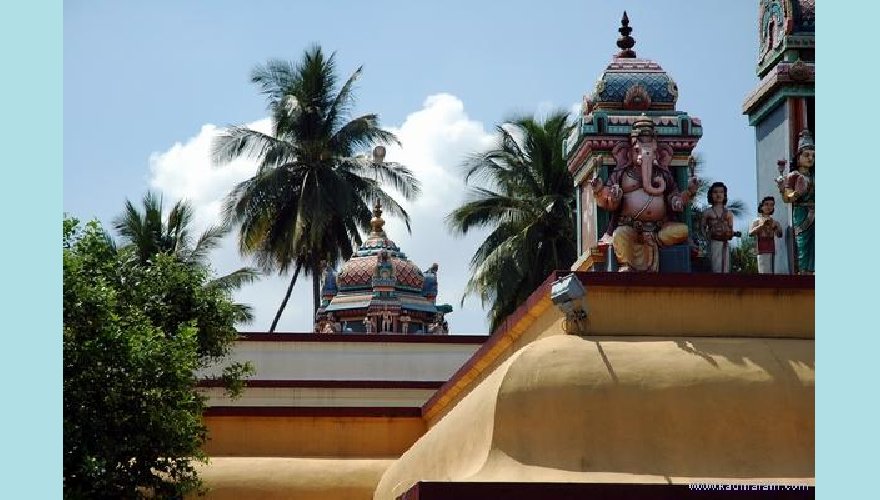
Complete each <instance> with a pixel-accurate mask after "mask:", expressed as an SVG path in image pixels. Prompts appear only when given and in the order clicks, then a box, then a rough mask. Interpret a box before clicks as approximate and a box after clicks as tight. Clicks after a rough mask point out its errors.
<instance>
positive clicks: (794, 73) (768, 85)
mask: <svg viewBox="0 0 880 500" xmlns="http://www.w3.org/2000/svg"><path fill="white" fill-rule="evenodd" d="M815 81H816V65H815V63H812V62H803V61H795V62H783V63H779V64H778V65H776V66H775V67H774V68H773V69H772V70H771V71H770V72H769V73H767V75H765V76H764V78H762V79H761V81H760V82H759V83H758V87H757V88H756V89H755V90H753V91H752V92H751V93H750V94H749V95H748V96H747V97H746V99H745V102H744V103H743V114H745V115H750V116H751V115H753V114H755V113H756V109H758V107H759V106H760V105H761V104H762V102H763V101H765V100H766V99H770V98H772V97H773V94H774V93H775V92H777V91H778V90H780V89H782V88H785V87H792V86H797V87H802V88H805V87H807V86H809V87H810V88H812V87H813V86H814V85H815Z"/></svg>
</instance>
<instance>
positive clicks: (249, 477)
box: [192, 457, 392, 500]
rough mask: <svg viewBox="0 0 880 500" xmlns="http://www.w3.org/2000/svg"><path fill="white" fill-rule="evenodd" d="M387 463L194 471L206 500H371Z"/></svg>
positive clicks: (260, 464) (219, 461) (261, 463)
mask: <svg viewBox="0 0 880 500" xmlns="http://www.w3.org/2000/svg"><path fill="white" fill-rule="evenodd" d="M391 462H392V461H391V460H355V459H329V458H328V459H321V458H275V457H215V458H211V461H210V463H209V464H208V465H198V466H197V467H196V469H197V470H198V473H199V475H200V476H201V477H202V479H203V480H204V481H205V485H206V486H207V487H208V494H207V496H205V497H196V496H193V497H192V498H193V499H195V498H207V499H210V500H240V499H243V498H259V499H263V500H287V499H291V500H293V499H296V500H325V499H326V500H334V499H339V500H349V499H352V500H358V499H362V500H369V499H371V498H373V489H374V488H375V487H376V483H377V482H378V481H379V477H380V476H381V475H382V472H383V471H384V470H385V469H386V468H387V467H388V465H389V464H391Z"/></svg>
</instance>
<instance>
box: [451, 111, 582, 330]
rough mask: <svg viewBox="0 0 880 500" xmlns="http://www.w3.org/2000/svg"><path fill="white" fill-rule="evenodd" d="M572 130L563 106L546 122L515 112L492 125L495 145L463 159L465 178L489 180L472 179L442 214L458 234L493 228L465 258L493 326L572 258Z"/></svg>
mask: <svg viewBox="0 0 880 500" xmlns="http://www.w3.org/2000/svg"><path fill="white" fill-rule="evenodd" d="M570 130H571V127H570V125H568V124H567V123H566V114H565V113H564V112H557V113H554V114H552V115H550V116H549V117H548V118H547V119H546V121H544V122H539V121H536V120H534V119H532V118H530V117H518V118H515V119H513V120H511V121H510V123H508V124H505V125H503V126H499V127H497V131H498V134H499V141H498V143H497V144H496V146H495V147H494V148H493V149H490V150H488V151H484V152H479V153H475V154H473V155H471V156H470V158H468V159H467V161H466V162H465V164H464V168H465V169H466V179H467V180H468V181H477V182H480V181H481V182H482V183H483V184H484V185H485V186H487V187H480V186H474V187H472V188H471V190H470V200H469V201H467V202H466V203H465V204H464V205H462V206H460V207H458V208H457V209H455V210H454V211H453V212H452V213H450V214H449V216H448V217H447V220H448V223H449V225H450V227H451V228H452V230H453V231H454V232H457V233H460V234H465V233H467V232H468V231H469V230H471V229H472V228H475V227H489V228H492V232H491V233H490V234H489V236H488V237H487V238H486V240H485V241H484V242H483V243H482V244H481V245H480V247H479V248H478V249H477V252H476V253H475V254H474V256H473V257H472V258H471V263H470V267H471V270H472V276H471V278H470V280H469V281H468V284H467V288H466V290H465V295H467V294H475V295H478V296H479V297H480V299H481V300H482V302H483V304H486V303H490V304H491V308H490V312H489V319H490V323H491V325H490V328H491V330H494V329H495V328H497V327H498V326H499V325H500V324H501V322H502V321H503V320H504V319H505V318H506V317H507V316H508V315H510V314H511V313H512V312H513V311H514V310H516V308H517V307H518V306H519V305H520V304H522V303H523V302H524V301H525V300H526V299H527V298H528V296H529V295H530V294H531V293H532V292H533V291H534V290H535V289H536V288H537V287H538V286H539V285H540V284H541V283H543V282H544V280H545V279H546V278H547V276H549V275H550V273H551V272H552V271H554V270H556V269H567V268H569V267H570V266H571V264H572V263H573V262H574V261H575V259H576V258H577V236H576V233H575V226H576V224H575V191H574V187H573V186H574V183H573V181H572V178H571V174H570V173H569V172H568V168H567V167H566V161H565V156H564V155H563V148H562V143H563V141H564V140H565V138H566V137H567V136H568V133H569V131H570ZM462 300H464V299H462Z"/></svg>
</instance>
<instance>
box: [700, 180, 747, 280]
mask: <svg viewBox="0 0 880 500" xmlns="http://www.w3.org/2000/svg"><path fill="white" fill-rule="evenodd" d="M706 198H708V202H709V208H707V209H706V211H705V212H703V218H702V220H701V222H700V224H701V225H702V226H703V232H704V233H705V234H706V235H708V236H709V258H710V260H711V263H712V272H713V273H729V272H730V240H732V239H733V237H734V236H740V233H739V232H738V231H734V230H733V214H732V213H730V211H729V210H727V186H725V185H724V183H723V182H715V183H712V186H711V187H710V188H709V192H708V193H707V194H706Z"/></svg>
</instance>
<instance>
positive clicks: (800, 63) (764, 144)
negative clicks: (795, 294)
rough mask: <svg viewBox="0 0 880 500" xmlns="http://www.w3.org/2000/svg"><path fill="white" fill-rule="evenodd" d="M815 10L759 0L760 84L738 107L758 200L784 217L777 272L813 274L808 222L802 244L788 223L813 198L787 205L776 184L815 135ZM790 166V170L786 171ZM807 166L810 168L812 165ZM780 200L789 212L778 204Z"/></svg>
mask: <svg viewBox="0 0 880 500" xmlns="http://www.w3.org/2000/svg"><path fill="white" fill-rule="evenodd" d="M815 11H816V2H815V0H761V1H760V3H759V11H758V40H759V45H758V61H757V65H756V68H755V72H756V73H757V75H758V78H760V82H758V85H757V87H756V88H755V89H754V90H753V91H752V92H751V94H749V96H748V97H747V98H746V100H745V103H744V104H743V113H744V114H745V115H747V116H748V118H749V125H751V126H753V127H755V153H756V154H755V159H756V172H757V191H758V192H757V200H758V201H759V202H760V200H763V199H764V198H765V197H768V196H771V197H774V199H775V200H776V204H777V206H778V209H779V210H778V211H779V212H782V213H783V214H784V216H782V217H777V221H778V222H779V224H780V225H781V227H782V231H783V234H784V244H782V245H779V246H780V249H779V250H778V251H777V252H776V253H775V256H774V268H775V273H776V274H798V273H800V274H809V273H812V272H813V271H814V269H813V267H812V254H813V242H812V218H810V219H809V220H810V227H805V228H804V229H805V231H807V232H808V233H809V235H808V236H809V241H803V240H804V239H805V238H804V237H803V236H802V237H801V238H798V236H799V235H798V234H795V233H796V232H798V231H797V228H796V227H795V226H798V225H801V226H803V224H797V223H796V222H794V221H793V220H792V218H793V217H797V214H796V212H798V211H799V210H798V208H797V206H798V205H801V206H803V205H804V204H806V203H809V204H812V195H811V194H809V193H805V194H807V197H808V199H805V200H798V201H799V203H795V204H791V201H792V200H791V199H786V194H785V192H784V191H785V187H784V186H781V185H780V177H784V176H785V174H786V173H788V172H789V171H795V170H797V168H796V167H797V156H798V154H799V152H802V150H803V149H805V148H806V147H807V146H811V147H812V146H814V143H813V141H814V138H815V137H816V123H815V122H816V119H815V117H816V97H815V94H816V91H815V82H816V63H815V59H816V57H815V51H816V48H815V47H816V41H815V31H816V13H815ZM805 132H806V133H805ZM807 137H808V138H809V139H807ZM792 164H793V165H794V166H795V168H793V169H790V167H791V165H792ZM787 167H788V168H787ZM808 168H809V169H810V170H812V168H813V165H810V166H809V167H808ZM789 169H790V170H789ZM807 177H808V178H810V182H809V186H808V189H807V190H812V185H813V183H812V175H810V173H808V174H807ZM789 198H790V197H789ZM782 202H785V203H786V206H787V207H788V208H784V207H783V206H781V205H783V203H782ZM809 208H812V207H809ZM804 218H806V217H804ZM793 222H794V223H793ZM798 239H800V240H802V241H800V242H798V241H797V240H798ZM799 246H800V247H801V248H800V249H798V247H799ZM798 254H801V258H800V259H798ZM799 260H800V263H799V262H798V261H799Z"/></svg>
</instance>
